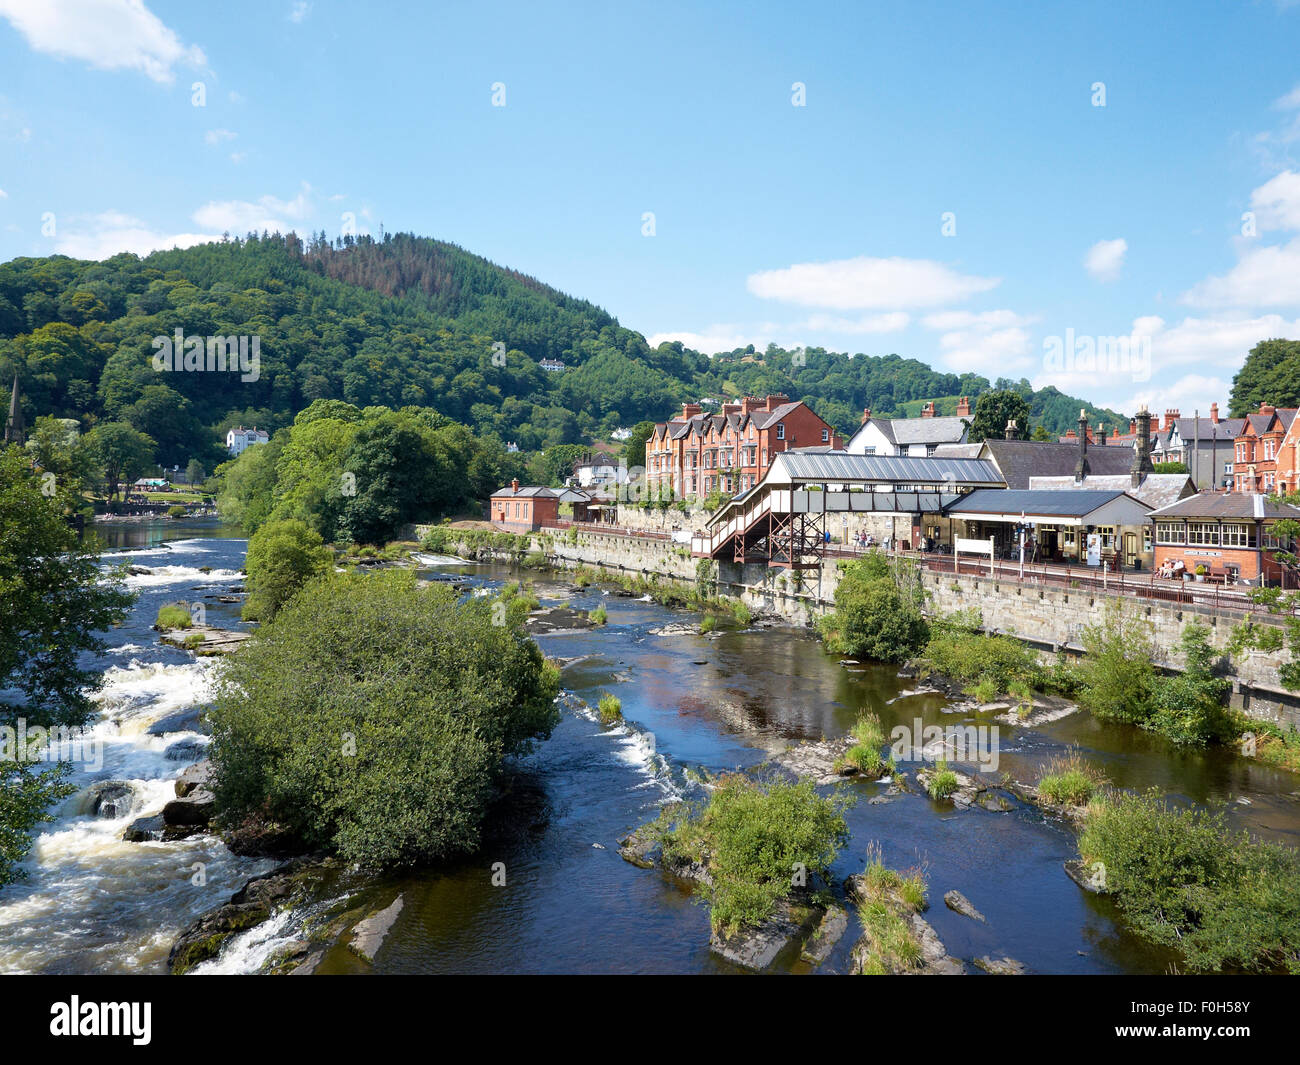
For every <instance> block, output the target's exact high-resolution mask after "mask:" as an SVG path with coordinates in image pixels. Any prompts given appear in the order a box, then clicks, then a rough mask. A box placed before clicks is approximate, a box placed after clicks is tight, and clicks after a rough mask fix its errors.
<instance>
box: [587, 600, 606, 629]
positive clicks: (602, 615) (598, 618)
mask: <svg viewBox="0 0 1300 1065" xmlns="http://www.w3.org/2000/svg"><path fill="white" fill-rule="evenodd" d="M587 616H588V617H589V618H591V620H592V621H594V622H595V623H596V624H597V625H604V624H605V622H606V621H608V620H609V613H608V611H606V610H605V604H604V603H601V604H600V606H598V607H596V609H595V610H593V611H592V612H591V613H590V614H588V615H587Z"/></svg>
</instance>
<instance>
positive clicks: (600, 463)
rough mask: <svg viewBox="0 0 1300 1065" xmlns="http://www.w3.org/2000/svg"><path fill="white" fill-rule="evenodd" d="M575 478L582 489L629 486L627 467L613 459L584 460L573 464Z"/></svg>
mask: <svg viewBox="0 0 1300 1065" xmlns="http://www.w3.org/2000/svg"><path fill="white" fill-rule="evenodd" d="M573 476H574V479H575V480H576V481H577V482H578V485H579V486H580V487H582V488H604V487H606V486H608V485H612V484H627V467H626V466H620V465H618V464H617V463H616V462H614V461H613V460H612V459H583V460H582V461H581V462H575V463H574V464H573Z"/></svg>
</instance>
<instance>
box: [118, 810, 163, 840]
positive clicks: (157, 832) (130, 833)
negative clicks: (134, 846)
mask: <svg viewBox="0 0 1300 1065" xmlns="http://www.w3.org/2000/svg"><path fill="white" fill-rule="evenodd" d="M166 827H167V826H166V824H165V823H164V821H163V818H162V814H154V815H153V816H152V817H137V818H136V819H135V820H134V821H132V822H131V823H130V824H129V825H128V826H127V829H126V831H125V832H123V833H122V839H124V840H125V841H126V842H127V843H152V842H154V841H155V840H160V839H162V838H163V832H164V830H165V829H166Z"/></svg>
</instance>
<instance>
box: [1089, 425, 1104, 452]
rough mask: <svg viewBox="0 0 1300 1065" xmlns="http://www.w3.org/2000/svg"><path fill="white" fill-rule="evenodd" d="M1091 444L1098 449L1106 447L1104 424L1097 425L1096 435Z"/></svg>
mask: <svg viewBox="0 0 1300 1065" xmlns="http://www.w3.org/2000/svg"><path fill="white" fill-rule="evenodd" d="M1092 442H1093V443H1094V444H1096V445H1097V446H1098V447H1105V446H1106V423H1105V422H1098V423H1097V435H1096V436H1094V437H1093V438H1092Z"/></svg>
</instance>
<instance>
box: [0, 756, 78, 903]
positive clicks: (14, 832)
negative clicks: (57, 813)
mask: <svg viewBox="0 0 1300 1065" xmlns="http://www.w3.org/2000/svg"><path fill="white" fill-rule="evenodd" d="M68 772H69V768H68V766H67V764H66V763H62V762H60V763H56V764H55V765H53V766H49V767H47V768H44V769H40V770H37V769H36V768H35V767H34V766H31V765H28V764H27V763H25V762H20V761H17V760H15V759H13V758H12V757H10V758H2V759H0V887H4V886H5V885H6V884H12V883H13V882H14V881H16V880H21V879H22V878H23V876H24V871H23V870H22V869H21V868H19V865H18V863H19V862H21V861H22V860H23V859H24V858H25V857H26V856H27V852H28V851H29V850H30V849H31V845H32V839H31V832H32V829H34V828H36V827H37V826H38V825H41V824H44V823H46V822H49V821H53V820H54V817H53V815H52V814H51V813H50V812H49V809H50V807H51V806H52V805H54V804H55V803H56V802H60V801H62V800H63V799H66V798H67V797H68V796H69V795H71V794H73V793H74V792H75V791H76V790H77V788H76V786H75V785H73V784H70V783H68V781H67V779H66V778H67V775H68Z"/></svg>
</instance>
